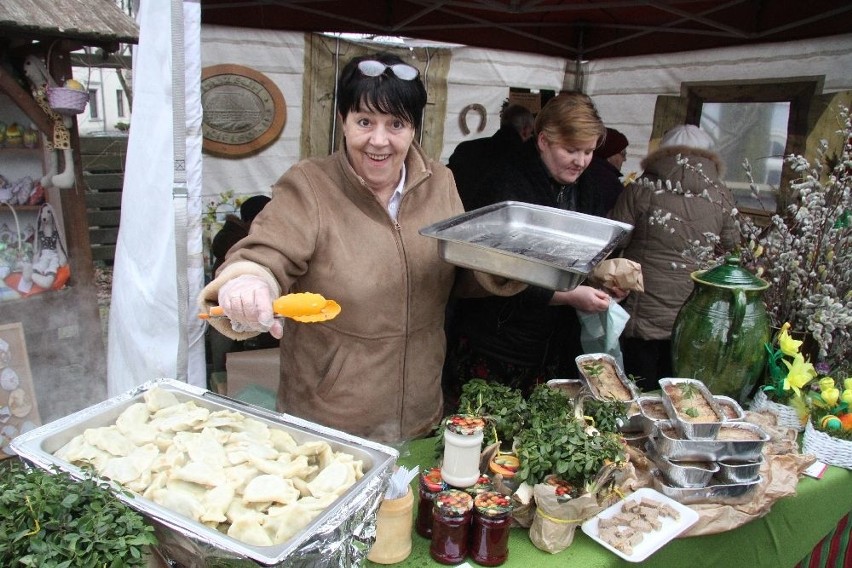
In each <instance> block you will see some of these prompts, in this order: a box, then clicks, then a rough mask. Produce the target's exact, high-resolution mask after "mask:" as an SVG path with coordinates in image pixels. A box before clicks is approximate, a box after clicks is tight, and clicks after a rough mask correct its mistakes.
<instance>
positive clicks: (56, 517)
mask: <svg viewBox="0 0 852 568" xmlns="http://www.w3.org/2000/svg"><path fill="white" fill-rule="evenodd" d="M156 542H157V540H156V537H155V536H154V529H153V527H151V526H150V525H148V524H147V523H146V522H145V520H144V519H143V517H142V516H141V515H140V514H139V513H137V512H136V511H134V510H133V509H131V508H130V507H128V506H127V505H125V504H124V503H123V502H122V501H120V500H119V499H118V498H116V497H115V496H114V495H113V494H112V493H111V492H110V489H109V488H108V487H107V486H106V485H105V484H104V483H103V482H100V481H97V480H96V479H93V478H86V479H83V480H76V479H74V478H73V477H71V476H70V475H69V474H67V473H65V472H62V471H59V470H58V469H56V470H54V472H53V473H51V472H48V471H45V470H42V469H40V468H29V467H27V466H25V465H24V464H23V463H22V462H21V461H20V460H17V459H8V460H6V461H5V462H0V565H2V566H19V565H22V566H32V567H37V568H75V567H81V568H104V567H108V568H119V567H126V566H145V565H146V564H147V559H146V558H145V555H144V552H145V551H146V548H147V547H148V546H149V545H153V544H156Z"/></svg>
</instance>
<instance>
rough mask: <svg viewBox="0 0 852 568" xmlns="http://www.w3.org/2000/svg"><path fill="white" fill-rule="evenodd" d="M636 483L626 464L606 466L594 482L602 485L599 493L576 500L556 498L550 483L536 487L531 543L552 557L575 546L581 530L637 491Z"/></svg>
mask: <svg viewBox="0 0 852 568" xmlns="http://www.w3.org/2000/svg"><path fill="white" fill-rule="evenodd" d="M637 482H638V480H637V478H636V471H635V469H634V467H633V465H632V464H631V463H629V462H627V463H623V464H621V465H620V466H618V467H615V466H612V465H611V466H604V468H602V469H601V472H600V473H599V474H598V478H597V479H596V481H595V483H600V484H601V485H600V488H599V490H598V491H597V492H596V493H588V492H587V493H584V494H582V495H580V496H579V497H576V498H574V499H566V498H565V497H559V496H557V495H556V487H555V486H553V485H550V484H548V483H539V484H537V485H535V486H534V487H533V500H534V502H535V508H534V510H533V515H532V524H531V525H530V526H529V527H530V531H529V535H530V541H532V543H533V544H534V545H535V546H536V548H538V549H539V550H543V551H544V552H549V553H551V554H556V553H557V552H561V551H562V550H565V549H566V548H568V547H569V546H571V543H572V542H574V532H575V531H576V530H577V527H578V526H580V525H581V524H583V522H585V521H586V520H588V519H590V518H591V517H593V516H595V515H597V514H598V513H600V512H601V511H603V510H604V509H606V508H607V507H609V506H610V505H612V504H613V503H616V502H617V501H619V500H621V499H622V498H624V496H625V495H627V494H629V493H632V492H633V491H635V490H636V489H637V488H638V486H637Z"/></svg>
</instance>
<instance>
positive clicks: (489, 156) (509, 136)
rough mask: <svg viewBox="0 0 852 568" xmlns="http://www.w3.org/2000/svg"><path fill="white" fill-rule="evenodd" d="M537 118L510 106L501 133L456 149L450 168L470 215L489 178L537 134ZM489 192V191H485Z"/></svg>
mask: <svg viewBox="0 0 852 568" xmlns="http://www.w3.org/2000/svg"><path fill="white" fill-rule="evenodd" d="M533 121H534V118H533V114H532V112H530V110H529V109H528V108H526V107H524V106H521V105H510V104H507V105H506V106H504V107H503V110H502V111H501V112H500V129H499V130H497V132H495V133H494V134H493V135H492V136H490V137H487V138H477V139H476V140H468V141H466V142H462V143H460V144H459V145H458V146H456V149H455V150H454V151H453V154H452V155H451V156H450V161H449V163H448V164H447V167H448V168H450V170H451V171H452V172H453V177H454V178H455V179H456V189H458V192H459V197H461V200H462V204H464V208H465V210H467V211H470V210H471V206H472V203H473V200H474V199H475V196H476V193H477V188H478V187H479V184H480V182H481V181H482V179H483V177H484V176H485V174H486V173H487V172H488V171H489V170H490V169H491V168H493V167H494V165H495V164H499V163H501V162H502V161H504V160H506V159H510V158H511V157H513V156H514V155H515V154H516V153H517V152H518V151H519V150H520V148H521V144H522V143H523V142H524V141H525V140H527V139H529V137H530V136H532V133H533ZM485 190H486V191H487V188H485Z"/></svg>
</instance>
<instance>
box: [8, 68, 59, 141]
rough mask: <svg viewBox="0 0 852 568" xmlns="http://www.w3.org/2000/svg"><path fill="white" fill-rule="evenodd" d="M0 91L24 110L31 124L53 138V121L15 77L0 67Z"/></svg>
mask: <svg viewBox="0 0 852 568" xmlns="http://www.w3.org/2000/svg"><path fill="white" fill-rule="evenodd" d="M0 91H3V92H4V93H6V94H7V95H9V97H10V98H11V99H12V102H14V103H15V104H16V105H18V107H19V108H20V109H21V110H23V111H24V113H25V114H26V115H27V117H28V118H29V119H30V120H32V121H33V124H35V125H36V127H38V129H39V130H41V131H42V133H44V135H45V136H47V137H48V138H49V139H50V140H53V121H52V120H50V117H48V116H47V114H45V112H44V111H43V110H42V109H41V107H40V106H38V103H36V102H35V100H34V99H33V97H32V95H31V94H30V93H28V92H27V91H26V90H24V88H23V87H21V86H20V85H19V84H18V82H17V81H16V80H15V78H14V77H13V76H12V75H10V74H9V72H8V71H6V70H5V69H3V68H2V67H0Z"/></svg>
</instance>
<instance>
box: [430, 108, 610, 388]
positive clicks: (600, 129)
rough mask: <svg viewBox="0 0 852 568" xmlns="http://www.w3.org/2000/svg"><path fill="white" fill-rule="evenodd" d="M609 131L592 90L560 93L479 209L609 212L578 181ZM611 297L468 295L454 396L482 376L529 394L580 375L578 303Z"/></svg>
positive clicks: (460, 310)
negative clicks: (514, 206) (512, 204)
mask: <svg viewBox="0 0 852 568" xmlns="http://www.w3.org/2000/svg"><path fill="white" fill-rule="evenodd" d="M604 133H605V128H604V125H603V122H602V121H601V119H600V116H599V115H598V112H597V109H596V108H595V105H594V103H593V102H592V100H591V99H590V98H589V97H588V96H586V95H584V94H582V93H576V92H573V93H563V94H560V95H558V96H557V97H554V98H553V99H551V100H550V101H548V102H547V104H546V105H545V106H544V108H542V110H541V112H540V113H539V114H538V116H537V117H536V121H535V134H534V135H533V137H531V138H530V139H529V140H527V141H526V142H525V143H524V144H523V146H522V148H521V149H520V151H519V152H517V154H516V155H515V157H514V159H512V160H507V161H505V162H502V163H500V164H495V167H494V168H492V170H491V171H490V172H489V174H488V175H487V176H486V177H485V178H484V184H483V186H482V188H483V191H481V192H479V193H478V194H477V196H476V197H477V200H476V201H475V203H474V207H482V206H485V205H488V204H490V203H498V202H501V201H507V200H512V201H522V202H526V203H533V204H537V205H547V206H550V207H558V208H560V209H567V210H570V211H579V212H582V213H589V214H593V215H599V216H600V215H603V214H604V213H605V211H604V209H603V207H604V205H603V201H602V199H601V196H599V195H594V194H586V193H581V192H580V189H579V187H578V186H577V183H576V182H577V179H578V178H579V177H580V175H581V174H582V173H583V171H584V170H585V169H586V167H587V166H588V164H589V162H590V161H591V159H592V153H593V152H594V150H595V148H597V147H598V146H599V145H600V143H601V141H602V140H603V137H604ZM486 189H487V192H486ZM614 293H615V294H617V295H618V296H619V297H621V296H623V295H624V292H623V291H620V290H616V291H614ZM609 303H610V295H609V294H608V293H607V292H606V291H604V290H598V289H595V288H592V287H590V286H583V285H581V286H578V287H576V288H575V289H573V290H570V291H556V292H555V291H553V290H547V289H544V288H539V287H535V286H530V287H529V288H527V289H526V290H524V291H522V292H521V293H519V294H517V295H514V296H511V297H496V296H490V297H484V298H468V299H462V300H460V301H459V302H458V303H457V305H456V310H455V316H454V320H453V324H452V327H453V330H452V331H453V333H452V334H450V337H451V338H452V341H453V344H452V345H451V346H450V347H449V353H448V357H447V364H446V366H445V377H444V389H445V396H446V397H447V400H448V401H452V400H453V399H454V398H457V397H458V395H459V393H460V391H461V387H462V385H463V384H464V383H466V382H467V381H468V380H470V379H474V378H481V379H485V380H489V381H496V382H499V383H502V384H505V385H508V386H510V387H513V388H518V389H521V391H522V392H524V393H525V394H528V393H529V392H531V391H532V389H533V388H534V387H535V385H536V384H539V383H541V382H545V381H547V380H549V379H551V378H565V377H570V376H576V373H577V369H576V366H575V363H574V358H575V357H576V356H577V355H579V354H581V353H582V347H581V346H580V323H579V320H578V318H577V314H576V311H575V309H579V310H583V311H586V312H600V311H603V310H606V309H607V308H608V307H609Z"/></svg>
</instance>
